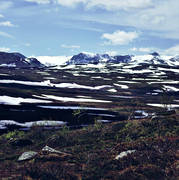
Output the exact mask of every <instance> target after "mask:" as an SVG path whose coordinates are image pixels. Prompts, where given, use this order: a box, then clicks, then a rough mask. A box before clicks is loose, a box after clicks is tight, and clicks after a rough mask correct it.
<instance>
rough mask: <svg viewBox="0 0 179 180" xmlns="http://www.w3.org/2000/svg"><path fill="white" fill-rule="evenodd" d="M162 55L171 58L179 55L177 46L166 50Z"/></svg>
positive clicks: (178, 46) (178, 45)
mask: <svg viewBox="0 0 179 180" xmlns="http://www.w3.org/2000/svg"><path fill="white" fill-rule="evenodd" d="M164 54H166V55H172V56H176V55H179V44H177V45H175V46H173V47H170V48H168V49H166V50H165V51H164Z"/></svg>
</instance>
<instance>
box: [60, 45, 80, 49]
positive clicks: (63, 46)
mask: <svg viewBox="0 0 179 180" xmlns="http://www.w3.org/2000/svg"><path fill="white" fill-rule="evenodd" d="M61 47H62V48H67V49H79V48H80V46H78V45H66V44H62V45H61Z"/></svg>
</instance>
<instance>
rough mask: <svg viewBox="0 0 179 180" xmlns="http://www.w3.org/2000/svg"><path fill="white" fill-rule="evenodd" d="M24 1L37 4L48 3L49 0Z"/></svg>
mask: <svg viewBox="0 0 179 180" xmlns="http://www.w3.org/2000/svg"><path fill="white" fill-rule="evenodd" d="M25 1H26V2H32V3H37V4H49V3H50V2H51V0H25Z"/></svg>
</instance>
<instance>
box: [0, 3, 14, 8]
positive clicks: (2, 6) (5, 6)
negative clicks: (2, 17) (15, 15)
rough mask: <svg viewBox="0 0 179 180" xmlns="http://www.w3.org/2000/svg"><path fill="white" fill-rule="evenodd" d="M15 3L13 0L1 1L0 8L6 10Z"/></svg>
mask: <svg viewBox="0 0 179 180" xmlns="http://www.w3.org/2000/svg"><path fill="white" fill-rule="evenodd" d="M12 5H13V3H12V2H11V1H0V10H6V9H8V8H10V7H11V6H12Z"/></svg>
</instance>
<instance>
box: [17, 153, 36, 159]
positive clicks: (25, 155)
mask: <svg viewBox="0 0 179 180" xmlns="http://www.w3.org/2000/svg"><path fill="white" fill-rule="evenodd" d="M36 155H37V152H35V151H28V152H24V153H23V154H22V155H21V156H20V157H19V158H18V161H25V160H30V159H33V158H34V157H35V156H36Z"/></svg>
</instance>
